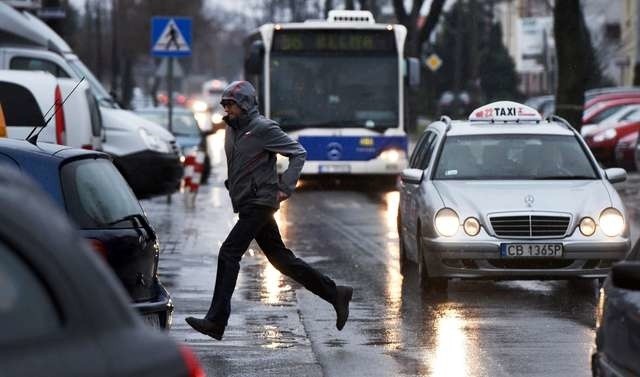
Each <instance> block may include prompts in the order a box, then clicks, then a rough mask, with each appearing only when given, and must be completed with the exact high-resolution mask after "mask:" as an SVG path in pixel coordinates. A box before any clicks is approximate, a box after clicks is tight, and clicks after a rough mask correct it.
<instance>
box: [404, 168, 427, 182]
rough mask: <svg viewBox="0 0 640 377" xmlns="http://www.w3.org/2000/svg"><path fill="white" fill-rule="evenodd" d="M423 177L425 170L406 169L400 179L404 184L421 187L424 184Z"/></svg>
mask: <svg viewBox="0 0 640 377" xmlns="http://www.w3.org/2000/svg"><path fill="white" fill-rule="evenodd" d="M423 176H424V170H422V169H404V170H403V171H402V173H401V174H400V179H401V180H402V182H403V183H410V184H413V185H419V184H420V183H421V182H422V177H423Z"/></svg>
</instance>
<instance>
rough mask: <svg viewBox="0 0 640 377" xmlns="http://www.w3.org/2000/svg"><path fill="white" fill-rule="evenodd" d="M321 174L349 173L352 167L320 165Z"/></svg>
mask: <svg viewBox="0 0 640 377" xmlns="http://www.w3.org/2000/svg"><path fill="white" fill-rule="evenodd" d="M319 171H320V173H349V172H350V171H351V166H349V165H320V167H319Z"/></svg>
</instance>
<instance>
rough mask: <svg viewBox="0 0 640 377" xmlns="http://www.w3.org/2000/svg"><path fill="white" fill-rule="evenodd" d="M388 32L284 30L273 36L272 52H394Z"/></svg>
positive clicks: (391, 37)
mask: <svg viewBox="0 0 640 377" xmlns="http://www.w3.org/2000/svg"><path fill="white" fill-rule="evenodd" d="M394 38H395V36H394V33H393V32H390V31H379V30H375V31H370V30H367V31H354V30H349V31H348V32H345V31H339V30H313V31H308V30H304V31H300V30H287V31H279V32H276V33H274V36H273V50H274V51H289V52H298V51H300V52H302V51H361V52H395V39H394Z"/></svg>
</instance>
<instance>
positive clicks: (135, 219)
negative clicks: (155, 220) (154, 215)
mask: <svg viewBox="0 0 640 377" xmlns="http://www.w3.org/2000/svg"><path fill="white" fill-rule="evenodd" d="M125 221H130V222H132V223H133V224H134V225H138V224H140V225H141V226H142V227H143V228H144V230H145V231H146V232H147V235H148V236H149V237H150V238H152V239H154V240H155V238H156V234H155V232H154V231H153V228H151V225H149V222H148V221H147V219H146V218H145V217H144V216H143V215H142V214H140V213H134V214H131V215H127V216H123V217H121V218H119V219H118V220H114V221H112V222H110V223H107V225H109V226H113V225H116V224H119V223H123V222H125Z"/></svg>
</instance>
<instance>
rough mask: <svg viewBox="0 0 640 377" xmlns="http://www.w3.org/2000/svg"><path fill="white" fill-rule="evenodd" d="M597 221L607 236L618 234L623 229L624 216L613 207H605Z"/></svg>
mask: <svg viewBox="0 0 640 377" xmlns="http://www.w3.org/2000/svg"><path fill="white" fill-rule="evenodd" d="M599 223H600V227H601V228H602V231H603V232H604V234H606V235H607V236H609V237H615V236H619V235H621V234H622V231H623V230H624V217H623V216H622V213H620V211H618V210H617V209H615V208H607V209H605V210H604V211H602V213H601V214H600V222H599Z"/></svg>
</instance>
